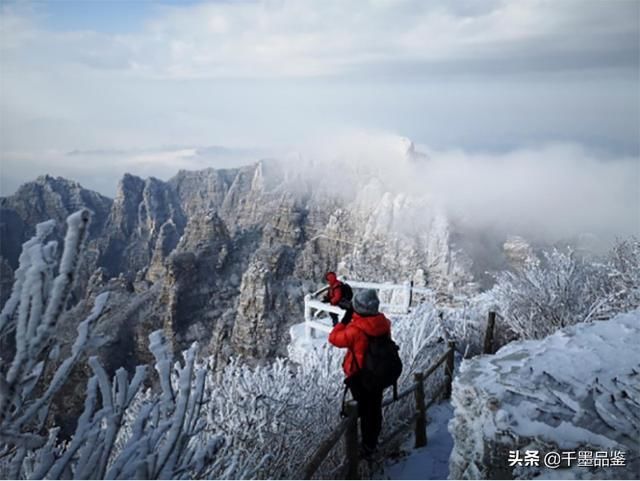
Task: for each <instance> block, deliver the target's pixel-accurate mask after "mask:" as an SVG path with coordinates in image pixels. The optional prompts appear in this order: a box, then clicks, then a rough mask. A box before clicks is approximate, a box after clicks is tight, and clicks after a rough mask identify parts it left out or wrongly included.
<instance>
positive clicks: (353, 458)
mask: <svg viewBox="0 0 640 481" xmlns="http://www.w3.org/2000/svg"><path fill="white" fill-rule="evenodd" d="M345 410H346V414H347V418H348V419H349V421H350V422H349V427H348V428H347V431H346V433H345V443H344V446H345V454H346V457H347V479H358V464H359V463H360V460H359V459H358V403H357V402H356V401H349V402H348V403H347V405H346V406H345Z"/></svg>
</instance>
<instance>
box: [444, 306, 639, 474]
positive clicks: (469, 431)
mask: <svg viewBox="0 0 640 481" xmlns="http://www.w3.org/2000/svg"><path fill="white" fill-rule="evenodd" d="M639 345H640V310H635V311H632V312H630V313H627V314H620V315H618V316H616V317H615V318H613V319H611V320H608V321H600V322H594V323H590V324H585V323H581V324H576V325H574V326H571V327H568V328H565V329H562V330H560V331H558V332H556V333H555V334H553V335H551V336H549V337H547V338H545V339H543V340H536V341H522V342H517V343H512V344H509V345H507V346H505V347H504V348H502V349H500V350H499V351H498V352H497V353H496V354H495V355H492V356H480V357H475V358H473V359H470V360H466V361H464V363H463V364H462V366H461V368H460V373H459V375H458V376H457V377H456V379H455V380H454V384H453V394H452V403H453V406H454V408H455V415H454V419H453V420H452V421H451V423H450V425H449V430H450V431H451V433H452V434H453V438H454V442H455V446H454V450H453V453H452V455H451V459H450V477H451V478H453V479H455V478H458V479H496V478H503V479H509V478H517V479H532V478H536V477H548V476H551V477H553V478H558V477H566V476H568V477H570V478H572V479H591V478H602V479H625V478H634V477H636V476H637V475H638V473H640V358H639V357H638V346H639ZM514 450H519V452H520V453H521V455H524V453H525V451H526V450H536V451H539V465H540V466H539V467H535V466H527V467H525V466H518V465H517V464H515V465H514V466H510V463H509V451H514ZM551 451H555V452H559V453H562V452H565V453H566V452H574V453H575V455H576V457H577V454H578V452H579V451H587V452H594V453H595V452H596V451H599V452H603V451H606V452H607V458H609V460H610V459H611V452H615V451H621V452H623V453H625V458H626V459H625V462H624V464H625V465H624V466H619V465H611V466H605V467H587V466H583V465H578V461H577V459H573V460H572V462H571V463H568V462H565V463H564V465H563V466H561V467H559V468H557V469H551V468H548V467H546V466H545V463H544V456H545V455H546V454H547V453H549V452H551ZM566 456H571V455H566ZM587 456H588V455H587ZM586 463H588V462H583V463H581V464H586ZM567 464H570V466H567ZM604 464H607V463H606V462H605V463H604ZM609 464H610V461H609Z"/></svg>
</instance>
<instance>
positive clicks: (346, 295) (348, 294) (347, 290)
mask: <svg viewBox="0 0 640 481" xmlns="http://www.w3.org/2000/svg"><path fill="white" fill-rule="evenodd" d="M340 292H341V293H342V299H346V300H348V301H351V299H353V289H351V286H350V285H349V284H347V283H346V282H343V283H342V284H341V285H340Z"/></svg>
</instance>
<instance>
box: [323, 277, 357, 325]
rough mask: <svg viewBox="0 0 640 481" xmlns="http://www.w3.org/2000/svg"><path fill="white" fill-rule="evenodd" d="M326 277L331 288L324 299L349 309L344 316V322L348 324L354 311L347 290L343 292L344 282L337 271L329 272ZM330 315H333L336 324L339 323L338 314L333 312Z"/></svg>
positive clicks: (333, 304)
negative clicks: (346, 293) (339, 278)
mask: <svg viewBox="0 0 640 481" xmlns="http://www.w3.org/2000/svg"><path fill="white" fill-rule="evenodd" d="M324 278H325V279H326V281H327V282H328V283H329V290H328V291H327V294H326V295H325V296H324V298H323V299H322V300H323V301H324V302H328V303H329V304H331V305H332V306H338V307H341V308H342V309H344V310H345V311H347V312H346V313H345V315H344V316H343V318H342V322H344V323H345V324H348V323H349V321H350V320H351V314H352V312H353V311H352V308H351V299H349V298H347V296H346V295H345V292H343V291H344V287H343V286H344V284H343V283H342V282H341V281H340V280H338V276H336V273H335V272H327V273H326V274H325V276H324ZM329 315H330V316H331V319H332V321H333V325H334V326H335V325H336V324H337V323H338V314H335V313H333V312H331V313H329Z"/></svg>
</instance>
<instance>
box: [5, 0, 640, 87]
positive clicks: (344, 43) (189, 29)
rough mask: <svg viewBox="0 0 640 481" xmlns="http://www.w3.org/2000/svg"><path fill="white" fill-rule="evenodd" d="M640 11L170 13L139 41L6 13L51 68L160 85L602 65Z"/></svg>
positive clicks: (501, 6) (573, 7) (529, 6)
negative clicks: (520, 63) (386, 69)
mask: <svg viewBox="0 0 640 481" xmlns="http://www.w3.org/2000/svg"><path fill="white" fill-rule="evenodd" d="M114 8H117V7H114ZM638 10H639V6H638V3H637V2H635V1H631V2H622V1H618V2H591V1H576V0H565V1H563V2H554V1H550V0H546V1H541V0H540V1H529V2H498V1H489V2H448V1H441V2H422V1H419V0H413V1H398V2H380V1H370V2H343V1H338V0H327V1H323V2H316V1H311V0H298V1H292V0H291V1H289V0H283V1H262V2H214V3H204V4H196V5H190V6H183V5H182V6H175V7H169V6H165V7H163V8H161V9H158V10H157V11H156V14H155V15H154V16H153V17H152V18H150V19H149V20H148V21H147V23H146V24H145V26H144V28H143V29H142V30H141V31H139V32H135V33H129V34H98V33H96V32H91V31H87V30H82V31H79V32H51V31H47V30H44V29H43V28H42V27H38V25H39V23H41V22H38V17H37V15H36V14H34V13H33V11H30V12H29V13H28V14H26V15H25V14H24V13H22V16H20V15H19V14H17V13H16V12H15V11H13V10H12V8H11V7H9V6H5V7H4V9H3V19H4V21H3V24H4V25H5V27H4V28H3V30H5V31H6V32H5V33H4V34H3V39H4V38H8V39H9V40H10V42H8V43H6V42H4V43H5V49H18V50H20V47H21V46H22V47H23V48H24V49H26V51H25V50H24V49H23V50H22V51H21V53H22V54H24V53H27V55H29V54H33V55H34V56H38V57H39V58H40V59H41V60H44V61H45V63H47V64H54V65H55V64H57V61H58V60H60V59H61V57H62V58H63V59H64V60H66V61H67V62H64V63H68V62H78V63H80V64H84V65H85V66H88V67H90V68H98V69H100V68H107V69H117V70H121V71H127V72H129V73H134V74H137V75H148V76H153V77H160V78H163V77H169V78H203V77H204V78H208V77H212V78H219V77H248V78H255V77H258V78H260V77H282V76H294V77H295V76H304V77H307V76H318V75H339V74H349V73H353V72H359V71H367V70H368V69H369V68H370V67H372V66H380V65H384V64H387V63H389V64H395V63H398V62H404V63H409V64H416V65H422V64H427V65H429V64H431V63H433V64H440V63H445V64H448V65H455V64H457V63H460V62H466V61H469V60H473V61H475V62H477V61H479V60H485V61H492V62H497V65H500V62H501V61H504V60H506V59H508V58H510V57H512V56H514V55H515V56H520V57H524V58H529V59H530V60H531V59H532V58H533V59H534V60H535V62H531V61H530V62H529V64H528V67H527V68H530V69H534V70H535V69H536V68H537V67H536V62H537V63H544V62H545V58H546V59H549V58H556V57H558V56H560V57H561V58H565V57H567V58H568V57H571V56H573V57H576V54H578V56H579V57H580V56H581V55H580V54H583V55H582V56H583V57H584V58H582V67H585V66H596V67H597V66H598V64H599V63H600V62H601V61H602V59H601V58H599V57H600V56H601V55H602V54H606V53H607V52H609V53H612V54H617V55H619V54H620V48H621V47H623V48H625V49H627V50H628V49H629V48H634V47H633V46H631V47H630V46H629V45H628V44H627V45H624V43H625V41H626V42H627V43H628V42H629V40H630V38H631V39H633V36H634V35H635V36H636V38H637V35H638V30H639V28H640V27H639V25H638V22H637V16H638ZM30 20H31V21H30ZM36 50H37V51H39V52H40V54H38V53H37V52H36ZM43 50H44V51H45V52H51V53H55V55H54V56H53V58H49V59H47V58H46V56H45V55H42V51H43ZM636 51H637V48H636ZM591 54H598V55H593V56H591ZM625 59H626V61H627V62H632V63H633V62H634V59H633V56H631V57H629V56H627V57H625ZM635 62H636V64H637V59H635ZM570 65H571V63H570V62H568V63H567V64H566V65H565V66H564V68H567V67H569V66H570ZM560 67H562V66H560ZM457 68H460V69H463V70H464V69H465V68H473V63H472V64H470V66H467V67H465V66H464V65H458V67H457Z"/></svg>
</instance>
